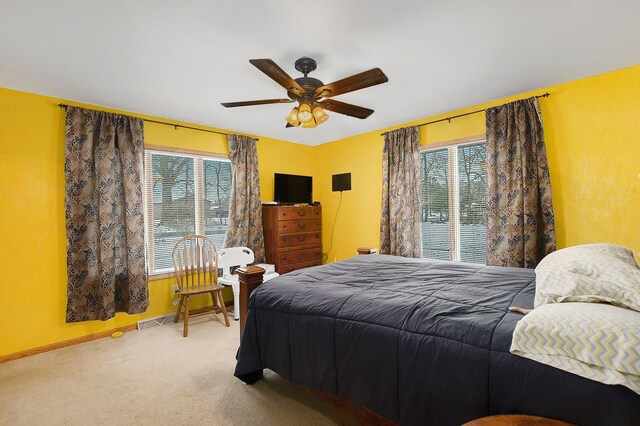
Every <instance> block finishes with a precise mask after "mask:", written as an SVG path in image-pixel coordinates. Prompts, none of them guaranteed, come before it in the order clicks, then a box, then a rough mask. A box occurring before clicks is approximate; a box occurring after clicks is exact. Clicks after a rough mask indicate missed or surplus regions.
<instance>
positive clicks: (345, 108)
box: [222, 57, 389, 128]
mask: <svg viewBox="0 0 640 426" xmlns="http://www.w3.org/2000/svg"><path fill="white" fill-rule="evenodd" d="M249 62H251V63H252V64H253V65H254V66H255V67H256V68H258V69H259V70H260V71H262V72H263V73H265V74H266V75H268V76H269V77H271V79H273V80H274V81H275V82H276V83H278V84H279V85H280V86H282V87H284V88H285V89H286V90H287V96H288V98H284V99H262V100H259V101H243V102H224V103H222V106H224V107H227V108H234V107H241V106H250V105H266V104H280V103H291V102H298V106H297V107H295V108H293V109H292V110H291V112H290V113H289V115H288V116H287V117H286V120H287V125H286V127H298V126H302V127H305V128H310V127H316V126H317V125H318V124H322V123H324V122H325V121H327V119H328V118H329V115H328V114H327V113H326V112H325V111H324V110H325V109H326V110H329V111H333V112H337V113H338V114H344V115H348V116H350V117H356V118H360V119H365V118H367V117H368V116H370V115H371V114H373V110H372V109H368V108H363V107H359V106H356V105H351V104H348V103H345V102H339V101H336V100H334V99H332V98H333V97H334V96H338V95H342V94H344V93H349V92H353V91H354V90H360V89H364V88H365V87H370V86H375V85H376V84H381V83H386V82H387V81H389V79H388V78H387V76H386V75H384V73H383V72H382V70H380V68H373V69H370V70H369V71H364V72H361V73H359V74H355V75H352V76H351V77H347V78H343V79H342V80H338V81H334V82H333V83H329V84H324V83H323V82H322V81H320V80H318V79H317V78H313V77H307V75H308V74H309V73H310V72H312V71H314V70H315V69H316V67H317V63H316V61H315V60H313V59H311V58H307V57H303V58H300V59H298V60H297V61H296V63H295V67H296V70H298V71H300V72H301V73H302V74H304V77H299V78H296V79H293V78H291V77H290V76H289V74H287V73H286V72H284V70H283V69H282V68H280V67H279V66H278V65H277V64H276V63H275V62H273V61H272V60H271V59H250V60H249Z"/></svg>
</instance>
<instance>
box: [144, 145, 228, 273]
mask: <svg viewBox="0 0 640 426" xmlns="http://www.w3.org/2000/svg"><path fill="white" fill-rule="evenodd" d="M230 191H231V164H230V163H229V161H228V160H224V159H213V158H208V157H203V156H198V155H186V154H180V153H172V152H164V151H150V150H147V151H146V152H145V221H146V231H147V232H146V235H147V264H148V265H149V272H150V273H152V274H153V273H154V272H166V271H170V270H172V269H173V259H172V251H173V247H174V246H175V244H176V242H178V240H179V239H180V238H182V237H184V236H186V235H190V234H201V235H206V236H208V237H209V238H211V239H212V241H213V242H214V243H215V244H216V245H217V246H218V247H219V248H221V247H223V245H224V238H225V234H226V230H227V217H228V215H229V197H230Z"/></svg>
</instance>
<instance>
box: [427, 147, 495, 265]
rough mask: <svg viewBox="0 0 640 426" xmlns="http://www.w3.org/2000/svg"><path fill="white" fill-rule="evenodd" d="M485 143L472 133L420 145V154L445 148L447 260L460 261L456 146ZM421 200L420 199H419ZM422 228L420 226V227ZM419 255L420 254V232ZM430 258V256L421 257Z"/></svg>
mask: <svg viewBox="0 0 640 426" xmlns="http://www.w3.org/2000/svg"><path fill="white" fill-rule="evenodd" d="M481 143H484V144H485V145H486V143H487V138H486V135H474V136H469V137H466V138H459V139H452V140H448V141H443V142H436V143H432V144H426V145H422V146H421V147H420V155H422V154H423V153H425V152H429V151H441V150H443V149H446V150H447V159H448V161H447V173H448V179H447V180H448V187H447V192H448V200H449V242H450V252H449V260H450V261H453V262H460V261H461V260H460V182H459V178H458V148H459V147H464V146H467V145H477V144H481ZM420 202H422V200H420ZM420 229H421V230H422V226H421V227H420ZM420 251H421V253H420V255H421V256H422V232H421V233H420ZM422 258H423V259H431V258H430V257H422Z"/></svg>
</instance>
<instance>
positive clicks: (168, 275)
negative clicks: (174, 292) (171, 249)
mask: <svg viewBox="0 0 640 426" xmlns="http://www.w3.org/2000/svg"><path fill="white" fill-rule="evenodd" d="M175 275H176V274H175V272H174V271H167V272H154V273H153V274H149V281H158V280H164V279H166V278H173V277H175Z"/></svg>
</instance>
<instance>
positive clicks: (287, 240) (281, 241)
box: [278, 232, 322, 247]
mask: <svg viewBox="0 0 640 426" xmlns="http://www.w3.org/2000/svg"><path fill="white" fill-rule="evenodd" d="M321 240H322V238H321V237H320V232H307V233H304V234H287V235H280V236H279V237H278V246H279V247H292V246H307V245H311V244H320V242H321Z"/></svg>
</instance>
